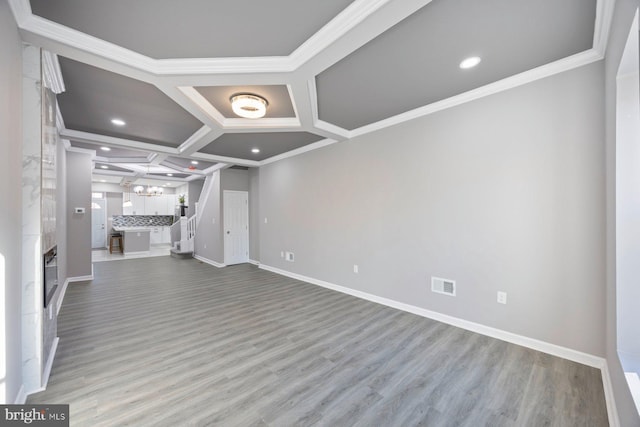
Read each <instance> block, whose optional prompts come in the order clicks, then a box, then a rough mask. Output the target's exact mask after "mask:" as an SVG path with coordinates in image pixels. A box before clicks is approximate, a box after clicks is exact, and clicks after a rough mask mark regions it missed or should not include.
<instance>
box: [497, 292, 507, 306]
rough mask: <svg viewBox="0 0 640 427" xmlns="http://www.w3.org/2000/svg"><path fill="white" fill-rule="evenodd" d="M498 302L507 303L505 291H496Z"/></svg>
mask: <svg viewBox="0 0 640 427" xmlns="http://www.w3.org/2000/svg"><path fill="white" fill-rule="evenodd" d="M498 302H499V303H500V304H506V303H507V293H506V292H501V291H498Z"/></svg>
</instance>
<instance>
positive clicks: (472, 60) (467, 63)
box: [460, 56, 482, 70]
mask: <svg viewBox="0 0 640 427" xmlns="http://www.w3.org/2000/svg"><path fill="white" fill-rule="evenodd" d="M480 61H482V59H480V57H479V56H470V57H469V58H467V59H465V60H464V61H462V62H461V63H460V68H462V69H463V70H466V69H468V68H473V67H475V66H476V65H478V64H479V63H480Z"/></svg>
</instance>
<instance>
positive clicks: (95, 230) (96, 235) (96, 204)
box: [91, 199, 107, 249]
mask: <svg viewBox="0 0 640 427" xmlns="http://www.w3.org/2000/svg"><path fill="white" fill-rule="evenodd" d="M106 224H107V203H106V200H105V199H91V247H92V248H93V249H96V248H106V247H107V230H106Z"/></svg>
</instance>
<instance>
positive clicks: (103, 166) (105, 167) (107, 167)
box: [100, 165, 109, 169]
mask: <svg viewBox="0 0 640 427" xmlns="http://www.w3.org/2000/svg"><path fill="white" fill-rule="evenodd" d="M100 167H101V168H102V169H109V166H107V165H102V166H100Z"/></svg>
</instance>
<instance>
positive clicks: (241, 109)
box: [230, 93, 269, 119]
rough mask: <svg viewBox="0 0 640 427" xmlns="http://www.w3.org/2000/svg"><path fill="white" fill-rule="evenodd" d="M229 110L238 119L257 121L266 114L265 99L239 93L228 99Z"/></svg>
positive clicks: (266, 103)
mask: <svg viewBox="0 0 640 427" xmlns="http://www.w3.org/2000/svg"><path fill="white" fill-rule="evenodd" d="M230 101H231V109H232V110H233V112H234V113H236V114H237V115H238V116H240V117H244V118H247V119H259V118H261V117H264V115H265V114H266V113H267V105H269V103H268V102H267V100H266V99H264V98H262V97H261V96H258V95H253V94H250V93H239V94H237V95H233V96H232V97H231V98H230Z"/></svg>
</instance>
